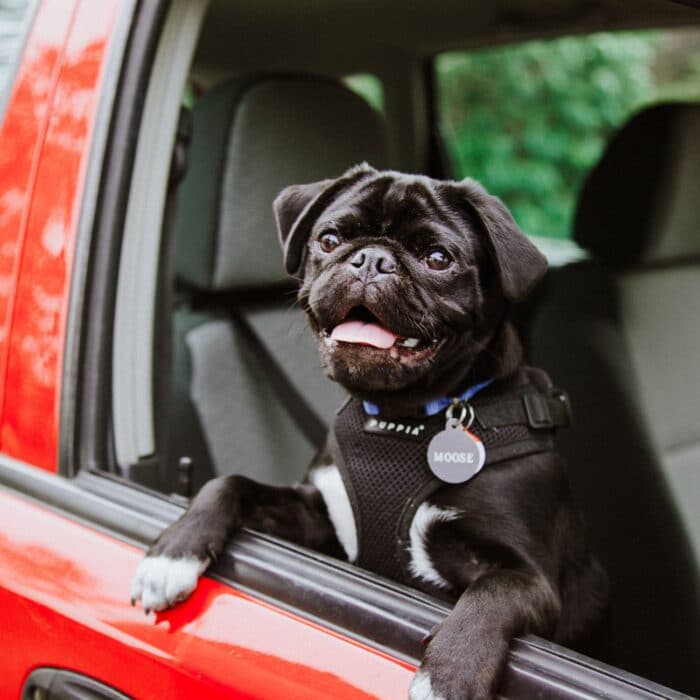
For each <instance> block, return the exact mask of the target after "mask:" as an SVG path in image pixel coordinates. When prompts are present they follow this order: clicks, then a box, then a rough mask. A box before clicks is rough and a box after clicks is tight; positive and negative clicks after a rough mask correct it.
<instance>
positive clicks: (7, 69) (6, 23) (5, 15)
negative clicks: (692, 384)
mask: <svg viewBox="0 0 700 700" xmlns="http://www.w3.org/2000/svg"><path fill="white" fill-rule="evenodd" d="M34 5H35V0H0V115H1V114H2V108H3V105H4V104H5V101H6V100H7V93H8V92H9V90H10V84H11V82H10V81H11V78H12V75H13V73H14V67H15V64H16V61H17V59H18V58H19V54H20V52H21V50H22V45H23V43H24V37H25V34H26V31H27V29H28V28H29V22H28V20H29V17H30V10H31V9H32V8H33V7H34Z"/></svg>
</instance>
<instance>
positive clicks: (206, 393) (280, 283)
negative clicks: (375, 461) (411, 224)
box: [167, 76, 387, 490]
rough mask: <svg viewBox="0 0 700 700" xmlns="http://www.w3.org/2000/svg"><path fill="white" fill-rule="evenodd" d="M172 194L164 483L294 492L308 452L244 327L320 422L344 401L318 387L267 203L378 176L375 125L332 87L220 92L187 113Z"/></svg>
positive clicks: (254, 81)
mask: <svg viewBox="0 0 700 700" xmlns="http://www.w3.org/2000/svg"><path fill="white" fill-rule="evenodd" d="M192 116H193V134H192V142H191V147H190V153H189V163H190V165H189V170H188V173H187V176H186V178H185V180H184V181H183V183H182V185H181V190H180V201H179V206H180V216H179V223H178V228H177V241H176V245H177V252H176V255H177V281H178V294H177V296H178V303H177V308H176V310H175V312H174V315H173V336H174V338H173V365H174V376H173V398H172V406H171V411H170V421H169V441H168V443H169V455H168V463H169V469H168V472H169V474H168V477H167V478H168V479H169V480H170V482H171V484H172V483H174V479H175V476H174V475H175V471H176V464H177V461H178V459H179V458H180V457H182V456H189V457H191V458H192V459H193V462H194V473H193V477H194V479H193V481H194V488H195V490H196V489H198V488H199V487H200V486H201V485H202V483H204V482H205V481H206V480H207V479H208V478H210V477H212V476H215V475H218V474H224V473H241V474H246V475H248V476H251V477H253V478H256V479H258V480H261V481H265V482H268V483H291V482H292V481H294V480H296V479H298V478H299V477H300V476H301V475H302V474H303V472H304V470H305V469H306V467H307V465H308V463H309V461H310V459H311V458H312V456H313V453H314V451H315V449H316V446H315V445H312V444H310V441H309V440H308V439H307V438H306V437H305V436H304V434H303V432H302V431H300V430H299V428H298V427H297V425H296V423H295V422H294V420H292V418H291V417H290V413H289V411H288V409H287V408H285V406H284V405H283V404H282V402H281V401H280V399H279V396H278V395H277V388H276V387H275V386H274V384H273V383H272V382H271V381H270V377H269V376H267V373H266V367H265V363H264V362H261V359H260V353H259V351H258V350H257V349H256V348H255V347H252V346H251V343H250V341H249V340H247V339H246V334H245V333H242V332H241V330H240V327H239V326H238V325H237V322H236V320H235V317H236V316H239V317H244V318H245V319H246V321H247V323H248V324H249V325H250V326H252V327H253V328H254V329H255V331H256V333H257V335H258V336H259V337H260V338H261V339H262V340H263V342H264V344H265V345H266V346H267V347H268V348H269V349H270V351H271V354H272V355H273V357H274V358H275V360H276V361H277V363H278V365H280V366H281V367H282V368H283V369H284V371H285V374H286V375H287V376H288V377H289V378H290V379H291V380H292V383H293V384H294V386H295V387H296V388H297V389H298V390H299V391H300V392H301V393H302V395H304V396H305V397H307V398H308V400H309V402H310V403H311V405H312V406H313V407H314V408H315V410H316V412H317V413H318V414H319V416H322V417H325V420H328V419H329V417H330V416H332V415H333V413H334V411H335V409H336V408H337V407H338V406H339V405H340V403H341V401H342V399H343V393H342V391H341V390H340V388H339V387H338V386H337V385H335V384H333V383H331V382H330V381H329V380H327V379H326V378H325V376H324V374H323V371H322V369H321V368H320V364H319V360H318V353H317V350H316V347H315V344H314V341H313V339H312V337H311V334H310V332H309V331H308V330H307V327H306V321H305V319H304V315H303V313H302V312H301V310H299V309H298V308H297V307H296V306H295V304H294V300H295V295H294V289H293V285H292V281H291V280H289V278H288V277H287V276H286V273H285V272H284V269H283V265H282V255H281V251H280V250H279V244H278V242H277V232H276V227H275V222H274V217H273V212H272V201H273V199H274V198H275V196H276V195H277V194H278V193H279V191H280V190H281V189H282V188H283V187H285V186H287V185H290V184H294V183H303V182H311V181H315V180H319V179H322V178H327V177H333V176H336V175H339V174H340V173H342V172H343V171H344V170H345V169H346V168H348V167H350V166H351V165H353V164H355V163H357V162H360V161H363V160H366V161H368V162H370V163H372V164H373V165H376V166H378V167H386V165H387V150H386V139H385V133H384V124H383V120H382V118H381V116H380V115H379V114H378V113H376V112H375V111H374V110H373V109H372V108H371V107H369V106H368V105H367V104H366V103H365V101H364V100H363V99H362V98H360V97H359V96H357V95H356V94H354V93H352V92H350V91H349V90H347V89H346V88H345V87H343V86H342V85H341V84H340V83H339V82H336V81H333V80H330V79H326V78H314V77H308V76H306V77H296V76H261V77H250V78H245V79H241V80H234V81H230V82H227V83H225V84H222V85H220V86H218V87H217V88H215V89H213V90H212V91H210V92H209V93H207V94H206V95H205V96H204V97H203V98H202V99H201V100H200V101H199V102H198V103H197V104H196V105H195V107H194V110H193V115H192Z"/></svg>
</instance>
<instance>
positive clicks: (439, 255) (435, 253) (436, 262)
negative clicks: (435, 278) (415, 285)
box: [423, 248, 452, 270]
mask: <svg viewBox="0 0 700 700" xmlns="http://www.w3.org/2000/svg"><path fill="white" fill-rule="evenodd" d="M423 260H425V264H426V265H427V266H428V267H429V268H430V269H431V270H446V269H447V268H448V267H449V266H450V265H451V264H452V258H451V257H450V256H449V255H448V254H447V251H446V250H444V249H443V248H431V249H430V250H429V251H428V252H427V253H426V254H425V256H424V258H423Z"/></svg>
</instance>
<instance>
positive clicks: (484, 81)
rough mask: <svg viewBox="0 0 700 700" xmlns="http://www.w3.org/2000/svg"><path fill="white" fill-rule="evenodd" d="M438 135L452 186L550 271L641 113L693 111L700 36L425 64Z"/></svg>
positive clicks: (596, 38)
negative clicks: (475, 184) (596, 168)
mask: <svg viewBox="0 0 700 700" xmlns="http://www.w3.org/2000/svg"><path fill="white" fill-rule="evenodd" d="M435 76H436V88H437V99H438V114H439V122H440V123H439V126H440V131H441V134H442V136H443V138H444V140H445V143H446V145H447V151H448V153H449V155H450V158H451V161H452V165H453V168H454V171H455V174H456V175H457V176H458V177H467V176H469V177H474V178H476V179H477V180H479V181H481V182H482V183H483V184H484V185H485V187H486V188H487V189H488V190H489V191H490V192H493V193H494V194H496V195H498V196H499V197H500V198H501V199H503V201H504V202H505V203H506V205H507V206H508V207H509V209H510V210H511V211H512V212H513V215H514V217H515V219H516V221H517V222H518V224H519V225H520V227H521V228H522V230H523V231H525V233H527V234H528V235H530V236H532V237H533V238H534V239H535V240H536V241H537V243H538V245H540V246H541V247H542V249H543V250H544V251H545V252H546V253H547V255H548V257H549V258H550V261H551V262H553V263H554V264H561V263H563V262H569V261H572V260H575V259H577V258H579V257H581V256H582V251H580V250H579V249H577V247H576V246H575V244H574V243H573V242H572V241H571V235H572V227H573V219H574V215H575V205H576V201H577V198H578V194H579V191H580V188H581V185H582V184H583V181H584V178H585V176H586V174H587V173H588V172H589V170H590V169H591V168H592V167H593V165H595V163H596V162H597V161H598V159H599V157H600V156H601V154H602V152H603V149H604V147H605V145H606V143H607V142H608V141H609V139H610V137H611V136H612V134H613V133H614V132H615V130H616V129H618V128H619V127H620V126H622V124H623V123H625V122H626V121H627V120H628V119H629V117H630V116H631V115H632V114H634V113H635V112H637V111H639V110H640V109H644V108H646V107H649V106H650V105H652V104H655V103H658V102H668V101H686V102H695V101H697V100H698V99H700V30H698V29H675V30H674V29H670V30H661V29H660V30H647V31H641V32H621V33H605V34H591V35H585V36H571V37H564V38H560V39H554V40H548V41H531V42H526V43H522V44H514V45H509V46H504V47H497V48H487V49H480V50H476V51H461V52H450V53H445V54H441V55H439V56H438V57H437V58H436V60H435Z"/></svg>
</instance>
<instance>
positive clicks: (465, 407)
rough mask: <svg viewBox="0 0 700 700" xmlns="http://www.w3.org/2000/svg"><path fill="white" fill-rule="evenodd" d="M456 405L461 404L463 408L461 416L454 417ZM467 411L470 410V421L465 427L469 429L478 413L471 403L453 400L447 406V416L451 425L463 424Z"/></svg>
mask: <svg viewBox="0 0 700 700" xmlns="http://www.w3.org/2000/svg"><path fill="white" fill-rule="evenodd" d="M455 406H459V407H460V409H461V411H460V414H459V418H453V416H452V409H453V408H454V407H455ZM467 411H469V421H468V422H467V424H466V425H464V426H463V427H464V429H465V430H469V428H471V427H472V423H473V422H474V419H475V418H476V415H475V414H474V409H473V408H472V405H471V404H470V403H467V404H465V403H463V402H462V401H453V402H452V403H451V404H450V405H449V406H448V407H447V411H445V418H446V419H447V423H448V424H450V425H462V424H463V423H464V419H465V418H466V417H467ZM454 421H456V423H454Z"/></svg>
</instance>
